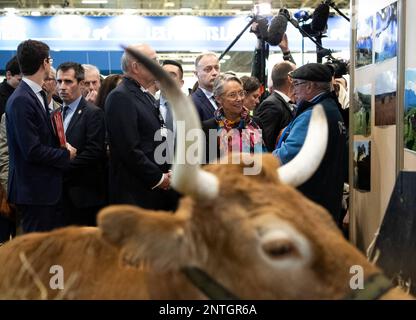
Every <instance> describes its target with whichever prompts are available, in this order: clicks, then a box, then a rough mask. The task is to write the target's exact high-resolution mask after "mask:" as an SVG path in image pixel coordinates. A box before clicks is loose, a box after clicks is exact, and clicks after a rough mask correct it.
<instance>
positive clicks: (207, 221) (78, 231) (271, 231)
mask: <svg viewBox="0 0 416 320" xmlns="http://www.w3.org/2000/svg"><path fill="white" fill-rule="evenodd" d="M262 162H263V165H262V172H261V174H259V175H257V176H244V175H242V174H241V172H242V167H243V165H209V166H207V167H205V169H206V170H207V171H210V172H212V173H214V174H215V175H216V176H217V177H218V178H219V180H220V197H219V198H218V199H217V200H216V201H211V202H208V203H196V202H195V201H194V200H192V199H190V198H184V199H183V200H182V201H181V204H180V208H179V209H178V211H177V212H176V213H175V214H173V215H172V214H169V213H167V212H155V211H150V210H144V209H140V208H137V207H133V206H127V205H125V206H110V207H107V208H105V209H103V210H102V211H101V213H100V214H99V217H98V225H99V228H98V229H95V228H74V227H71V228H64V229H61V230H56V231H53V232H49V233H42V234H41V233H38V234H28V235H25V236H21V237H18V238H16V239H15V240H13V241H11V242H10V243H8V244H7V245H5V246H4V247H1V248H0V265H1V266H2V267H1V268H0V279H1V280H0V296H1V297H2V298H23V299H33V298H39V297H46V298H48V299H51V298H68V299H136V298H137V299H148V298H151V299H203V298H204V295H202V294H201V293H200V292H199V291H198V290H197V289H196V288H195V287H193V286H192V285H191V284H190V283H189V282H188V280H187V279H185V277H184V276H183V275H182V273H181V272H180V269H181V268H182V267H186V266H197V267H199V268H201V269H203V270H204V271H205V272H207V273H208V274H209V275H211V276H212V277H213V278H215V279H216V280H217V281H218V282H220V283H221V284H222V285H224V286H225V287H226V288H228V289H229V290H230V291H231V292H233V293H234V294H235V295H236V296H238V297H240V298H243V299H339V298H342V297H343V296H345V295H346V294H347V293H348V292H349V290H350V289H349V281H350V278H351V276H352V275H351V274H350V273H349V270H350V267H351V266H352V265H361V266H362V267H363V268H364V271H365V277H368V276H369V275H371V274H373V273H375V272H379V270H378V269H377V268H376V267H374V266H373V265H372V264H370V263H369V262H368V261H367V260H366V258H365V257H364V255H363V254H362V253H361V252H359V251H358V250H357V249H356V248H355V247H353V246H352V245H351V244H349V243H348V242H347V241H346V240H344V238H343V237H342V235H341V233H340V232H339V230H338V229H337V227H336V225H335V223H334V222H333V221H332V218H331V217H330V215H329V214H328V213H327V212H326V210H324V209H323V208H322V207H320V206H318V205H316V204H314V203H312V202H311V201H309V200H308V199H306V198H305V197H303V196H302V195H301V194H300V193H299V192H297V191H296V190H295V189H293V188H292V187H289V186H286V185H282V184H280V183H279V182H278V178H277V175H276V168H277V162H276V160H275V159H274V158H273V157H272V156H271V155H264V156H263V159H262ZM294 233H295V234H297V235H298V236H296V237H297V238H298V240H299V239H301V240H302V239H306V241H307V243H308V246H307V247H305V248H310V249H308V250H310V252H308V254H305V252H302V250H303V251H304V250H305V248H302V250H300V247H298V243H299V241H300V240H299V241H298V242H296V241H294V238H293V239H291V238H290V237H291V234H292V236H293V234H294ZM276 234H277V235H283V236H279V237H275V236H274V235H276ZM286 237H287V238H286ZM292 240H293V241H292ZM302 241H303V240H302ZM302 241H300V242H302ZM22 254H24V255H23V256H24V257H26V258H27V262H26V263H24V262H23V261H22ZM23 260H24V259H23ZM292 261H295V262H299V263H294V264H293V265H296V266H301V267H300V268H299V267H294V268H287V265H290V263H292ZM283 262H284V263H283ZM54 264H57V265H62V266H63V268H64V271H65V285H66V286H67V285H68V286H69V288H67V287H66V288H65V290H64V292H61V291H60V290H51V289H49V286H48V284H49V279H50V277H51V274H49V268H50V266H51V265H54ZM28 265H29V266H30V267H31V268H28ZM39 283H41V284H42V285H40V284H39ZM45 290H46V291H45ZM57 291H58V292H57ZM45 292H46V293H45ZM406 297H407V296H406V295H405V294H404V293H403V292H402V291H401V290H392V291H391V292H390V293H389V294H388V295H386V298H393V299H394V298H406Z"/></svg>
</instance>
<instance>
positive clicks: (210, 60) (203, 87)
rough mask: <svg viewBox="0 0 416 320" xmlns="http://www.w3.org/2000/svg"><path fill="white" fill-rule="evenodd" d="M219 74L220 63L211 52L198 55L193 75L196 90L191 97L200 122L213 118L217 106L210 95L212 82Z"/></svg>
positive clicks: (211, 94)
mask: <svg viewBox="0 0 416 320" xmlns="http://www.w3.org/2000/svg"><path fill="white" fill-rule="evenodd" d="M219 74H220V62H219V61H218V57H217V55H216V54H215V53H213V52H207V53H203V54H201V55H199V56H198V57H197V58H196V60H195V75H196V77H197V78H198V89H196V91H195V92H194V93H193V94H192V95H191V97H192V100H193V102H194V104H195V106H196V109H197V111H198V114H199V118H200V119H201V121H204V120H208V119H211V118H213V117H214V112H215V110H217V108H218V106H217V103H216V102H215V99H214V95H213V93H212V90H213V86H214V80H215V79H216V78H217V77H218V75H219Z"/></svg>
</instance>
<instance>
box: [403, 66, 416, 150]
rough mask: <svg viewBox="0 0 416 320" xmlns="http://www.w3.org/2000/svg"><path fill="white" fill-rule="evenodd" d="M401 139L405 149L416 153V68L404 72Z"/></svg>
mask: <svg viewBox="0 0 416 320" xmlns="http://www.w3.org/2000/svg"><path fill="white" fill-rule="evenodd" d="M405 82H406V87H405V94H404V123H403V130H404V132H403V138H404V147H405V148H406V149H409V150H412V151H416V68H414V69H407V70H406V81H405Z"/></svg>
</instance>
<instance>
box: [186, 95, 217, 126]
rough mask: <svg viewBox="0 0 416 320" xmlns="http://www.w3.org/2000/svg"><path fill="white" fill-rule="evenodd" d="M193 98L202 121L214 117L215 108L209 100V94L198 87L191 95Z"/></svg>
mask: <svg viewBox="0 0 416 320" xmlns="http://www.w3.org/2000/svg"><path fill="white" fill-rule="evenodd" d="M191 98H192V101H193V103H194V104H195V107H196V110H197V111H198V114H199V118H200V119H201V122H202V121H205V120H209V119H212V118H214V112H215V108H214V107H213V106H212V104H211V102H209V100H208V98H207V96H206V95H205V93H204V92H203V91H202V90H201V88H198V89H196V91H195V92H194V93H193V94H192V95H191Z"/></svg>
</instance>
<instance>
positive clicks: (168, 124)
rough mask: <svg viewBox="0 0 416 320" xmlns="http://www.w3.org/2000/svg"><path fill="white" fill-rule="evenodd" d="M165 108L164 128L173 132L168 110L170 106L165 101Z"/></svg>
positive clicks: (171, 119)
mask: <svg viewBox="0 0 416 320" xmlns="http://www.w3.org/2000/svg"><path fill="white" fill-rule="evenodd" d="M165 107H166V116H165V118H166V119H165V122H166V128H168V129H169V130H170V131H173V117H172V110H171V109H170V105H169V103H168V102H167V101H166V102H165Z"/></svg>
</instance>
